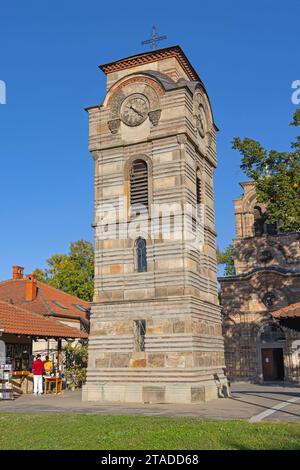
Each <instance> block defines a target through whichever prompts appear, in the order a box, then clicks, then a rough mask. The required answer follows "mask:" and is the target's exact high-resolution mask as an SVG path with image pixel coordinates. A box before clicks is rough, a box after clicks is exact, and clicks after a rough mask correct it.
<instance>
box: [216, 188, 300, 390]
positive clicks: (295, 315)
mask: <svg viewBox="0 0 300 470" xmlns="http://www.w3.org/2000/svg"><path fill="white" fill-rule="evenodd" d="M241 186H242V188H243V195H242V196H241V197H240V198H238V199H236V200H235V224H236V238H235V240H234V241H233V248H234V253H235V254H234V267H235V275H234V276H226V277H223V278H221V279H220V283H221V301H222V306H223V331H224V338H225V359H226V366H227V369H228V375H229V377H230V379H231V380H236V381H245V380H246V381H253V382H263V381H269V382H270V381H287V382H300V361H299V359H300V356H299V346H300V234H299V233H280V231H279V230H278V228H277V226H276V225H275V224H267V223H266V207H265V206H264V205H262V204H260V203H258V202H257V196H256V191H255V184H254V183H253V182H250V181H249V182H245V183H241Z"/></svg>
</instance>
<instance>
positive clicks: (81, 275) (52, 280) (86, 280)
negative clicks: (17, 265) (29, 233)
mask: <svg viewBox="0 0 300 470" xmlns="http://www.w3.org/2000/svg"><path fill="white" fill-rule="evenodd" d="M46 263H47V268H46V269H36V270H35V271H34V274H35V275H36V276H37V279H38V280H40V281H42V282H45V283H47V284H49V285H51V286H53V287H56V288H57V289H61V290H62V291H64V292H67V293H68V294H72V295H75V296H76V297H79V298H80V299H83V300H87V301H91V300H92V298H93V292H94V250H93V246H92V244H91V243H90V242H88V241H85V240H78V241H77V242H74V243H71V245H70V251H69V253H68V254H54V255H53V256H51V257H50V258H49V259H47V261H46Z"/></svg>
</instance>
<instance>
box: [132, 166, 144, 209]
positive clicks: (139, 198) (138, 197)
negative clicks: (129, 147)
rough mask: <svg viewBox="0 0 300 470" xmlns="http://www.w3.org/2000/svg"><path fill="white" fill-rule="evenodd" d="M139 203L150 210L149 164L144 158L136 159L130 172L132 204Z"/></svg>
mask: <svg viewBox="0 0 300 470" xmlns="http://www.w3.org/2000/svg"><path fill="white" fill-rule="evenodd" d="M137 204H138V205H139V206H141V205H142V206H144V208H145V209H147V210H148V166H147V163H146V162H145V161H144V160H135V161H134V162H133V163H132V167H131V172H130V205H131V207H132V206H136V205H137ZM133 209H134V207H133ZM134 212H135V213H136V212H137V211H134ZM138 212H139V213H141V212H142V211H141V210H140V209H139V210H138Z"/></svg>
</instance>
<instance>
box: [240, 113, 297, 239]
mask: <svg viewBox="0 0 300 470" xmlns="http://www.w3.org/2000/svg"><path fill="white" fill-rule="evenodd" d="M290 125H291V126H296V127H298V126H299V125H300V109H298V110H297V111H296V112H295V113H294V115H293V120H292V122H291V123H290ZM232 147H233V149H236V150H238V151H239V152H240V154H241V155H242V162H241V169H242V170H243V171H244V173H245V174H246V175H247V176H248V177H249V178H250V179H252V180H253V181H255V183H256V191H257V199H258V202H261V203H265V204H266V205H267V214H266V221H267V222H268V223H271V224H273V223H277V224H278V226H279V228H280V230H281V231H283V232H291V231H299V230H300V136H296V140H295V141H294V142H292V143H291V150H290V151H289V152H278V151H277V150H267V149H265V148H264V147H263V146H262V145H261V144H260V142H258V141H256V140H253V139H250V138H244V139H240V138H239V137H235V138H234V139H233V141H232Z"/></svg>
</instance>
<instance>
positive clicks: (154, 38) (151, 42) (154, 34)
mask: <svg viewBox="0 0 300 470" xmlns="http://www.w3.org/2000/svg"><path fill="white" fill-rule="evenodd" d="M163 39H167V36H158V35H157V29H156V26H152V31H151V38H150V39H146V41H142V44H143V46H144V45H146V44H149V45H150V47H151V49H157V43H158V42H159V41H162V40H163Z"/></svg>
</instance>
